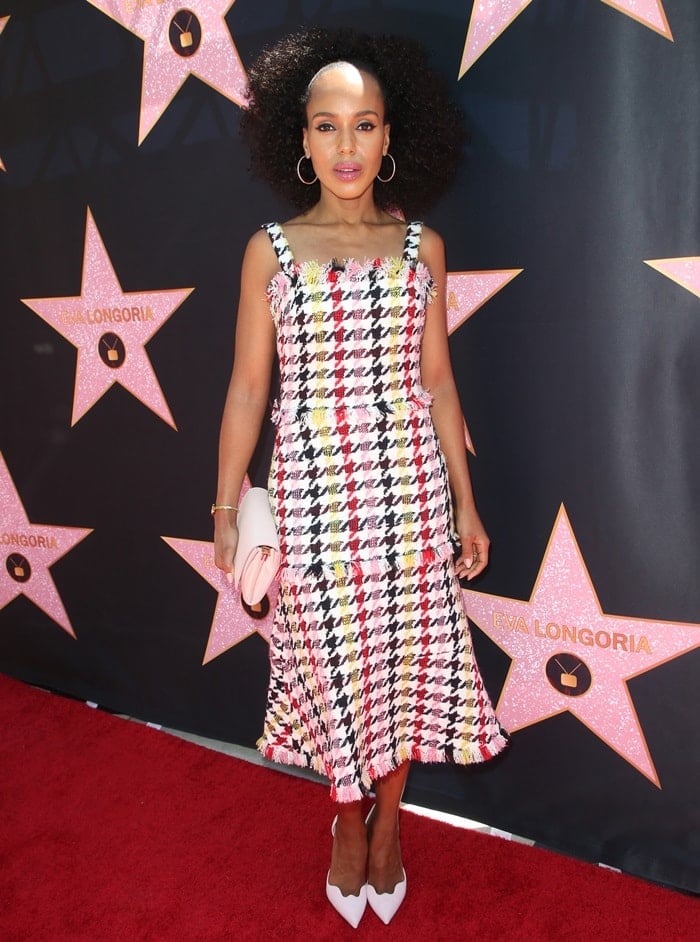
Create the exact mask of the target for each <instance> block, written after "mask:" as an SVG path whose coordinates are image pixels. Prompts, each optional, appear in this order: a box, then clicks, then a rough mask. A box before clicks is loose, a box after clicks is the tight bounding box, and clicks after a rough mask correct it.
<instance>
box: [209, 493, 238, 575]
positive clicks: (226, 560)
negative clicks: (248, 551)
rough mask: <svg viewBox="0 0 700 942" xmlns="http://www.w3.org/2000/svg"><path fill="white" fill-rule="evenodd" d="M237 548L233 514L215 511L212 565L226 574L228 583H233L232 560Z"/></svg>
mask: <svg viewBox="0 0 700 942" xmlns="http://www.w3.org/2000/svg"><path fill="white" fill-rule="evenodd" d="M237 546H238V527H237V526H236V521H235V514H234V513H233V512H232V511H230V510H217V512H216V514H215V516H214V564H215V565H216V567H217V569H221V571H222V572H224V573H226V581H227V582H229V583H232V582H233V560H234V557H235V555H236V547H237Z"/></svg>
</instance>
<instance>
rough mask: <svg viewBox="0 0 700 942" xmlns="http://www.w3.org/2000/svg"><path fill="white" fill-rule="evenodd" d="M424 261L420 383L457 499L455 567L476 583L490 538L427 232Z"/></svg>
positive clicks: (434, 243)
mask: <svg viewBox="0 0 700 942" xmlns="http://www.w3.org/2000/svg"><path fill="white" fill-rule="evenodd" d="M420 257H421V261H423V262H425V264H426V265H427V266H428V268H429V269H430V273H431V274H432V276H433V280H434V282H435V287H436V289H437V290H436V294H435V298H434V300H433V301H432V302H431V303H430V304H429V305H428V308H427V314H426V322H425V332H424V334H423V346H422V351H421V379H422V382H423V386H424V387H425V389H427V390H428V392H430V393H431V395H432V397H433V404H432V407H431V412H432V416H433V423H434V425H435V431H436V432H437V436H438V440H439V442H440V448H441V449H442V452H443V454H444V456H445V461H446V462H447V473H448V476H449V479H450V488H451V490H452V495H453V498H454V511H455V527H456V529H457V533H458V535H459V539H460V542H461V544H462V550H461V553H460V555H459V558H458V559H457V562H456V564H455V568H456V570H457V575H458V576H459V577H460V578H461V577H464V576H466V577H467V579H473V578H474V576H477V575H478V574H479V573H480V572H481V571H482V570H483V569H485V567H486V565H487V563H488V559H489V538H488V536H487V535H486V531H485V530H484V527H483V525H482V523H481V520H480V519H479V515H478V513H477V511H476V505H475V503H474V494H473V492H472V485H471V479H470V477H469V468H468V466H467V453H466V447H465V442H464V416H463V415H462V407H461V405H460V402H459V394H458V392H457V387H456V385H455V380H454V374H453V372H452V363H451V361H450V349H449V344H448V339H447V311H446V295H447V291H446V289H447V272H446V270H445V247H444V245H443V242H442V239H441V238H440V236H439V235H438V234H437V233H436V232H433V231H432V230H431V229H427V228H425V229H424V230H423V236H422V239H421V250H420Z"/></svg>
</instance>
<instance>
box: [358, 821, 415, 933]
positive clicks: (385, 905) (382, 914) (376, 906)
mask: <svg viewBox="0 0 700 942" xmlns="http://www.w3.org/2000/svg"><path fill="white" fill-rule="evenodd" d="M372 811H374V807H372V809H371V810H370V812H369V814H368V815H367V817H366V818H365V825H368V824H369V819H370V816H371V814H372ZM401 872H402V873H403V879H402V880H399V882H398V883H397V884H396V886H395V887H394V889H393V890H392V891H391V893H377V891H376V890H375V888H374V887H373V886H372V884H371V883H367V902H368V903H369V907H370V909H371V910H372V911H373V912H374V913H376V915H377V916H379V918H380V919H381V920H382V922H383V923H384V925H385V926H388V925H389V923H390V922H391V920H392V919H393V918H394V916H395V915H396V913H397V911H398V908H399V906H400V905H401V903H403V901H404V899H405V898H406V871H405V870H404V869H403V868H402V870H401Z"/></svg>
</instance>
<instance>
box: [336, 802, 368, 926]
mask: <svg viewBox="0 0 700 942" xmlns="http://www.w3.org/2000/svg"><path fill="white" fill-rule="evenodd" d="M337 820H338V818H337V817H336V818H334V819H333V824H332V825H331V834H332V835H333V837H335V825H336V822H337ZM330 876H331V872H330V870H329V871H328V876H327V877H326V896H327V897H328V902H329V903H330V904H331V906H332V907H333V909H335V911H336V912H337V913H340V915H341V916H342V917H343V919H345V921H346V922H349V923H350V925H351V926H352V927H353V929H357V927H358V926H359V924H360V919H362V914H363V913H364V911H365V907H366V906H367V884H366V883H364V884H363V885H362V886H361V887H360V892H359V893H357V894H356V895H355V896H344V895H343V893H342V892H341V890H340V887H339V886H335V885H334V884H333V883H330V882H329V881H330Z"/></svg>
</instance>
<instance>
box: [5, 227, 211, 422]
mask: <svg viewBox="0 0 700 942" xmlns="http://www.w3.org/2000/svg"><path fill="white" fill-rule="evenodd" d="M193 290H194V289H193V288H178V289H175V290H173V291H122V288H121V285H120V284H119V281H118V279H117V276H116V274H115V272H114V268H113V267H112V263H111V261H110V259H109V256H108V255H107V250H106V249H105V246H104V243H103V241H102V239H101V237H100V233H99V232H98V230H97V226H96V225H95V221H94V220H93V218H92V214H91V213H90V210H89V209H88V212H87V224H86V228H85V252H84V256H83V278H82V286H81V290H80V295H79V296H77V297H70V298H23V299H22V301H23V303H24V304H26V305H27V307H29V308H31V309H32V310H33V311H34V312H35V313H36V314H38V315H39V317H41V318H43V319H44V320H45V321H46V323H47V324H50V325H51V326H52V327H53V328H54V329H55V330H57V331H58V332H59V334H61V335H62V336H63V337H65V338H66V340H69V341H70V342H71V343H72V344H73V345H74V346H75V347H77V348H78V361H77V366H76V371H75V392H74V397H73V415H72V419H71V425H75V423H76V422H77V421H78V419H80V418H82V417H83V416H84V415H85V413H86V412H87V411H88V410H89V409H90V408H92V406H93V405H94V404H95V403H96V402H97V400H98V399H100V398H101V397H102V396H103V395H104V393H105V392H106V391H107V390H108V389H109V388H110V386H112V385H113V384H114V383H119V384H120V385H122V386H123V387H124V388H125V389H128V390H129V392H131V393H132V394H133V395H134V396H136V398H137V399H139V400H140V401H141V402H142V403H143V404H144V405H146V406H148V408H149V409H152V410H153V412H155V413H156V415H157V416H159V417H160V418H161V419H163V421H164V422H167V423H168V425H171V426H172V427H173V428H176V426H175V422H174V421H173V417H172V415H171V414H170V409H169V408H168V404H167V402H166V401H165V397H164V396H163V392H162V390H161V388H160V385H159V383H158V380H157V378H156V374H155V373H154V371H153V367H152V366H151V361H150V360H149V359H148V354H147V353H146V350H145V349H144V345H145V344H146V343H147V341H148V340H150V339H151V337H152V336H153V335H154V334H155V333H156V331H157V330H158V329H159V328H160V327H161V326H162V325H163V324H164V323H165V321H166V320H167V319H168V318H169V317H170V315H171V314H172V313H173V312H174V311H175V310H176V309H177V308H178V307H179V306H180V304H182V302H183V301H184V300H185V298H186V297H187V296H188V295H189V294H190V293H191V292H192V291H193Z"/></svg>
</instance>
